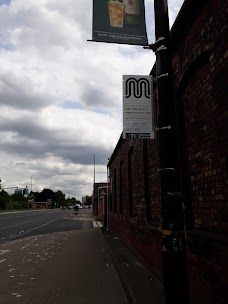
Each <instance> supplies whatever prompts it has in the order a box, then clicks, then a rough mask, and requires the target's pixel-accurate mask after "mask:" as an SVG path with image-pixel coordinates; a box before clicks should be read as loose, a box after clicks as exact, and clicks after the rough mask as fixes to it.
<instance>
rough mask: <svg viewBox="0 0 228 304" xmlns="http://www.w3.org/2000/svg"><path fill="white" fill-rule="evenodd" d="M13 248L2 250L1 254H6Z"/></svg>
mask: <svg viewBox="0 0 228 304" xmlns="http://www.w3.org/2000/svg"><path fill="white" fill-rule="evenodd" d="M10 251H11V250H0V255H1V254H5V253H7V252H10Z"/></svg>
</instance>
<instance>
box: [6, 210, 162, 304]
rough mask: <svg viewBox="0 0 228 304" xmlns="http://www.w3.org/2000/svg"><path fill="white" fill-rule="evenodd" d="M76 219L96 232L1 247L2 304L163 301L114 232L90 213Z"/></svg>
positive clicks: (153, 281) (50, 236)
mask: <svg viewBox="0 0 228 304" xmlns="http://www.w3.org/2000/svg"><path fill="white" fill-rule="evenodd" d="M66 220H69V219H66ZM71 220H72V218H71ZM74 220H80V221H88V220H89V221H93V227H94V228H84V229H80V230H75V231H67V232H66V231H65V232H55V233H50V234H40V235H35V236H29V237H25V238H22V239H18V240H13V241H11V242H6V243H4V244H1V245H0V304H76V303H78V304H90V303H91V304H96V303H97V304H98V303H99V304H103V303H104V304H107V303H108V304H129V303H130V304H134V303H137V304H147V303H154V304H163V303H164V296H163V290H162V284H161V282H160V281H159V280H158V279H157V278H156V277H155V276H154V275H153V274H152V273H151V272H150V271H149V270H148V267H146V266H145V265H143V264H142V263H141V262H140V261H139V260H138V259H137V258H136V257H135V256H134V255H133V254H132V253H131V252H130V251H129V249H128V248H127V247H126V246H124V244H123V243H122V242H121V241H120V240H119V239H118V238H117V237H116V236H115V235H114V234H113V233H112V232H110V231H107V230H106V229H105V228H101V227H100V226H101V225H99V222H98V221H95V219H94V218H93V217H92V215H91V214H89V213H87V214H84V215H83V214H82V215H80V214H79V215H78V216H76V217H75V218H74Z"/></svg>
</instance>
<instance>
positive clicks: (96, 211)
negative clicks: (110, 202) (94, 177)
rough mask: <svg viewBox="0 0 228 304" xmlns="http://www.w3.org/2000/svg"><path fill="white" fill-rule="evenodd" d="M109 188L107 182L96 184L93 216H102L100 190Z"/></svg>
mask: <svg viewBox="0 0 228 304" xmlns="http://www.w3.org/2000/svg"><path fill="white" fill-rule="evenodd" d="M106 187H107V182H103V183H95V184H94V188H93V197H94V202H93V214H94V215H97V216H98V215H99V216H100V215H101V210H103V206H102V207H101V203H100V207H99V197H100V189H104V188H106ZM99 209H100V214H99Z"/></svg>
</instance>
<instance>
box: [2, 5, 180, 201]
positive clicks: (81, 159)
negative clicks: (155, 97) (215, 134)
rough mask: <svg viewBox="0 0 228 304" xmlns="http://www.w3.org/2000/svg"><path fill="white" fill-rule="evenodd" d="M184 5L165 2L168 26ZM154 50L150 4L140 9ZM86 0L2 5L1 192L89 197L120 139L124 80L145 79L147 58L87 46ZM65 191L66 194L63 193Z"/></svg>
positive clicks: (133, 49) (131, 50)
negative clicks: (23, 189)
mask: <svg viewBox="0 0 228 304" xmlns="http://www.w3.org/2000/svg"><path fill="white" fill-rule="evenodd" d="M182 2H183V1H181V0H170V1H169V12H170V20H171V23H172V22H173V21H174V19H175V16H176V14H177V12H178V10H179V8H180V5H181V4H182ZM146 17H147V27H148V36H149V41H150V42H154V22H153V1H152V0H147V1H146ZM91 36H92V1H91V0H77V1H75V0H62V1H58V0H39V1H34V0H26V1H25V0H14V1H11V2H10V1H6V0H5V1H3V0H0V67H1V69H0V141H1V151H0V157H1V167H0V171H1V178H2V180H3V186H5V187H6V186H8V185H9V186H11V185H24V186H25V185H28V186H29V185H30V179H31V176H32V175H34V174H35V175H34V187H36V189H41V190H42V187H53V188H55V190H58V189H60V190H63V191H65V192H66V193H68V194H69V192H71V193H73V192H77V195H78V197H81V196H82V195H86V194H88V195H90V194H91V193H92V183H93V169H94V168H93V155H96V181H97V182H102V181H105V180H106V164H107V162H108V158H109V157H110V155H111V153H112V151H113V149H114V147H115V145H116V143H117V141H118V139H119V136H120V134H121V131H122V75H134V74H141V75H144V74H146V75H148V74H149V72H150V70H151V67H152V66H153V64H154V62H155V55H154V53H153V52H151V51H148V50H144V49H143V48H142V47H141V46H128V45H115V44H105V43H92V42H87V39H91ZM64 189H65V190H64Z"/></svg>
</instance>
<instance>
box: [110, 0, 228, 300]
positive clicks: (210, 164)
mask: <svg viewBox="0 0 228 304" xmlns="http://www.w3.org/2000/svg"><path fill="white" fill-rule="evenodd" d="M225 14H226V13H225V1H222V0H208V1H205V0H203V1H199V2H198V1H197V3H196V2H195V1H190V0H186V1H185V3H184V5H183V6H182V9H181V11H180V13H179V15H178V17H177V19H176V21H175V23H174V25H173V28H172V31H171V38H172V39H171V40H172V63H173V72H174V83H175V91H176V92H175V93H176V100H177V119H178V126H179V147H180V164H181V179H182V192H183V196H184V201H185V205H186V207H187V218H186V223H187V229H188V240H187V248H188V268H189V288H190V295H191V303H207V304H213V303H225V297H226V286H227V284H228V279H227V237H226V235H225V234H226V233H227V231H228V211H227V207H228V200H227V199H228V196H227V158H226V152H225V146H226V145H225V143H227V135H226V134H228V132H227V130H226V129H225V115H226V113H227V98H226V97H227V92H226V83H225V80H226V77H225V71H226V67H227V55H228V51H227V49H226V45H225V41H226V40H225V30H226V27H225V25H226V15H225ZM154 72H155V67H154V68H153V69H152V74H154ZM155 96H156V87H155ZM155 108H158V104H157V101H156V100H155ZM155 115H156V113H155ZM108 166H109V170H110V183H111V193H112V196H111V206H110V225H111V229H112V230H113V231H114V232H116V233H117V234H118V236H119V237H120V238H121V239H122V240H123V241H124V242H125V243H126V244H127V245H128V246H129V247H131V248H132V249H133V250H134V251H135V253H136V254H138V255H139V257H141V258H142V259H144V261H146V262H147V263H148V264H149V265H150V266H151V268H152V269H153V270H154V271H155V272H156V273H157V274H158V275H159V276H161V273H162V250H161V205H160V181H159V175H158V173H157V169H158V168H159V158H158V151H157V138H156V137H155V139H154V140H139V139H135V140H133V139H132V140H131V139H128V140H123V139H122V137H120V139H119V142H118V144H117V146H116V148H115V150H114V152H113V155H112V157H111V159H110V161H109V164H108Z"/></svg>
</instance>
